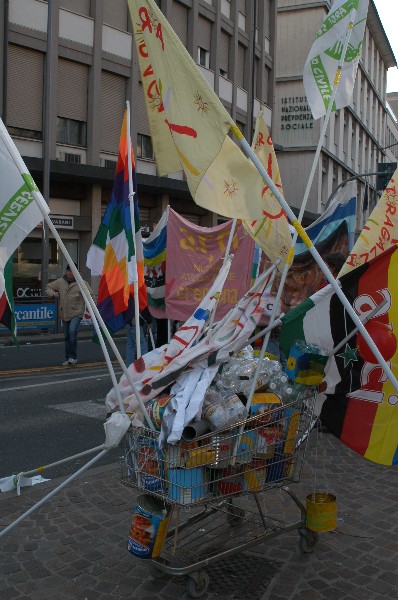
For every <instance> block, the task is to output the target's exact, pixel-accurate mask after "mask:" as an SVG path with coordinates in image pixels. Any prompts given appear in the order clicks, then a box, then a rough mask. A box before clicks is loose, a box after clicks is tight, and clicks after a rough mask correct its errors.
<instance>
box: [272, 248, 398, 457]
mask: <svg viewBox="0 0 398 600" xmlns="http://www.w3.org/2000/svg"><path fill="white" fill-rule="evenodd" d="M397 269H398V250H397V249H396V248H390V249H389V250H387V252H384V253H383V254H382V255H380V256H379V257H377V258H375V259H373V260H372V261H370V262H368V263H365V264H363V265H361V266H360V267H358V268H357V269H355V270H353V271H351V272H350V273H347V274H346V275H343V276H342V277H340V278H339V282H340V284H341V288H342V291H343V292H344V295H345V296H346V298H347V299H348V301H349V302H350V304H351V305H352V306H353V308H354V310H355V312H356V313H357V315H358V316H359V317H360V318H361V319H363V318H364V317H366V316H367V315H369V313H370V312H372V311H373V310H375V309H376V308H377V306H379V305H381V304H382V303H383V301H386V302H385V304H383V305H382V306H381V307H380V309H379V310H376V313H375V316H374V317H373V318H372V319H371V321H369V324H371V329H369V333H370V335H371V337H372V338H373V340H374V342H375V343H376V345H377V347H378V349H379V351H380V353H381V354H382V356H383V357H384V359H385V360H386V361H387V362H388V363H389V365H390V367H391V370H392V372H393V373H394V375H395V377H397V375H398V346H397V331H398V312H397V306H398V285H397V278H396V273H397ZM355 328H356V325H355V324H354V323H353V321H352V319H351V318H350V316H349V315H348V314H347V311H346V309H345V307H344V306H343V304H342V302H341V300H340V299H339V298H338V297H337V296H336V294H335V292H334V290H333V288H332V287H331V286H330V285H328V286H326V287H324V288H322V289H321V290H319V292H317V293H316V294H314V295H313V296H311V297H310V298H308V300H306V301H305V302H303V303H302V304H300V305H298V306H297V307H295V308H293V309H292V310H291V311H289V312H288V313H287V314H286V315H285V316H284V317H282V329H281V335H280V343H281V348H282V350H283V352H284V354H285V355H286V356H287V357H288V359H287V365H288V367H289V368H290V369H291V370H293V371H294V370H295V368H297V367H298V366H299V365H298V363H297V359H296V357H295V355H294V352H291V349H292V348H293V349H294V348H297V344H296V342H297V341H304V342H305V343H306V344H307V345H309V344H313V345H316V346H318V347H320V348H323V349H324V350H325V351H326V353H329V355H330V354H331V353H332V350H333V349H334V348H335V347H336V346H337V345H338V344H339V343H340V342H343V341H344V340H345V339H346V338H347V336H349V334H350V333H352V332H353V330H354V329H355ZM302 358H303V357H300V360H301V359H302ZM304 358H305V357H304ZM302 362H303V361H302ZM303 364H304V362H303ZM304 367H305V365H304ZM302 374H303V375H305V372H303V373H302ZM319 389H320V392H321V393H320V394H319V396H318V397H319V399H320V401H321V403H322V402H323V404H322V410H321V419H322V422H323V423H324V424H325V425H326V427H327V428H328V429H329V430H330V431H331V432H332V433H333V434H334V435H335V436H336V437H338V438H339V439H340V440H341V441H342V442H343V443H344V444H346V445H347V446H349V447H350V448H352V449H353V450H355V452H357V453H358V454H360V455H362V456H364V457H365V458H367V459H368V460H372V461H374V462H377V463H380V464H384V465H397V464H398V394H397V392H396V390H395V389H394V387H393V385H392V383H391V382H390V380H389V379H388V378H387V376H386V375H385V373H384V371H383V369H382V367H381V366H380V365H379V364H378V363H377V361H376V359H375V358H374V356H373V354H372V353H371V351H370V350H369V348H368V346H367V345H366V344H365V342H364V341H363V338H362V336H361V335H360V334H358V333H357V334H354V335H353V336H352V337H350V338H349V339H348V340H347V341H346V342H345V343H343V345H342V347H341V348H340V350H337V352H336V353H334V354H332V355H331V356H330V357H329V360H328V361H327V364H326V368H325V375H324V379H323V382H322V384H321V386H320V388H319Z"/></svg>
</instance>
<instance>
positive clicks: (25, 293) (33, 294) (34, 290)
mask: <svg viewBox="0 0 398 600" xmlns="http://www.w3.org/2000/svg"><path fill="white" fill-rule="evenodd" d="M14 295H15V296H16V297H17V298H18V299H19V298H38V297H39V296H41V289H40V288H39V287H31V286H29V285H27V286H19V287H17V289H16V290H15V292H14Z"/></svg>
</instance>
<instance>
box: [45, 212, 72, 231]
mask: <svg viewBox="0 0 398 600" xmlns="http://www.w3.org/2000/svg"><path fill="white" fill-rule="evenodd" d="M50 219H51V222H52V224H53V225H54V227H59V229H73V226H74V222H73V217H64V216H62V215H50Z"/></svg>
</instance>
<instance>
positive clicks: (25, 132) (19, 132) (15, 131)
mask: <svg viewBox="0 0 398 600" xmlns="http://www.w3.org/2000/svg"><path fill="white" fill-rule="evenodd" d="M7 130H8V133H9V134H10V135H12V136H14V137H21V138H29V139H30V140H42V139H43V134H42V132H41V131H33V129H22V128H21V127H10V126H8V127H7Z"/></svg>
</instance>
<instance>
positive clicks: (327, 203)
mask: <svg viewBox="0 0 398 600" xmlns="http://www.w3.org/2000/svg"><path fill="white" fill-rule="evenodd" d="M390 164H393V163H390ZM386 166H390V165H389V164H387V165H386ZM388 172H389V170H388V171H387V170H384V171H375V172H373V173H358V174H357V175H353V176H352V177H349V178H348V179H344V181H342V182H341V183H339V184H338V185H336V187H335V188H334V190H333V191H332V193H331V194H330V196H329V198H328V199H327V202H326V206H325V210H326V209H327V207H328V206H329V204H330V202H331V201H332V200H333V198H334V197H335V195H336V194H337V192H338V190H339V189H340V188H341V187H343V186H345V185H346V183H348V182H349V181H354V180H355V179H359V177H371V176H372V175H378V176H385V175H386V173H388ZM391 175H392V173H391Z"/></svg>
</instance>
